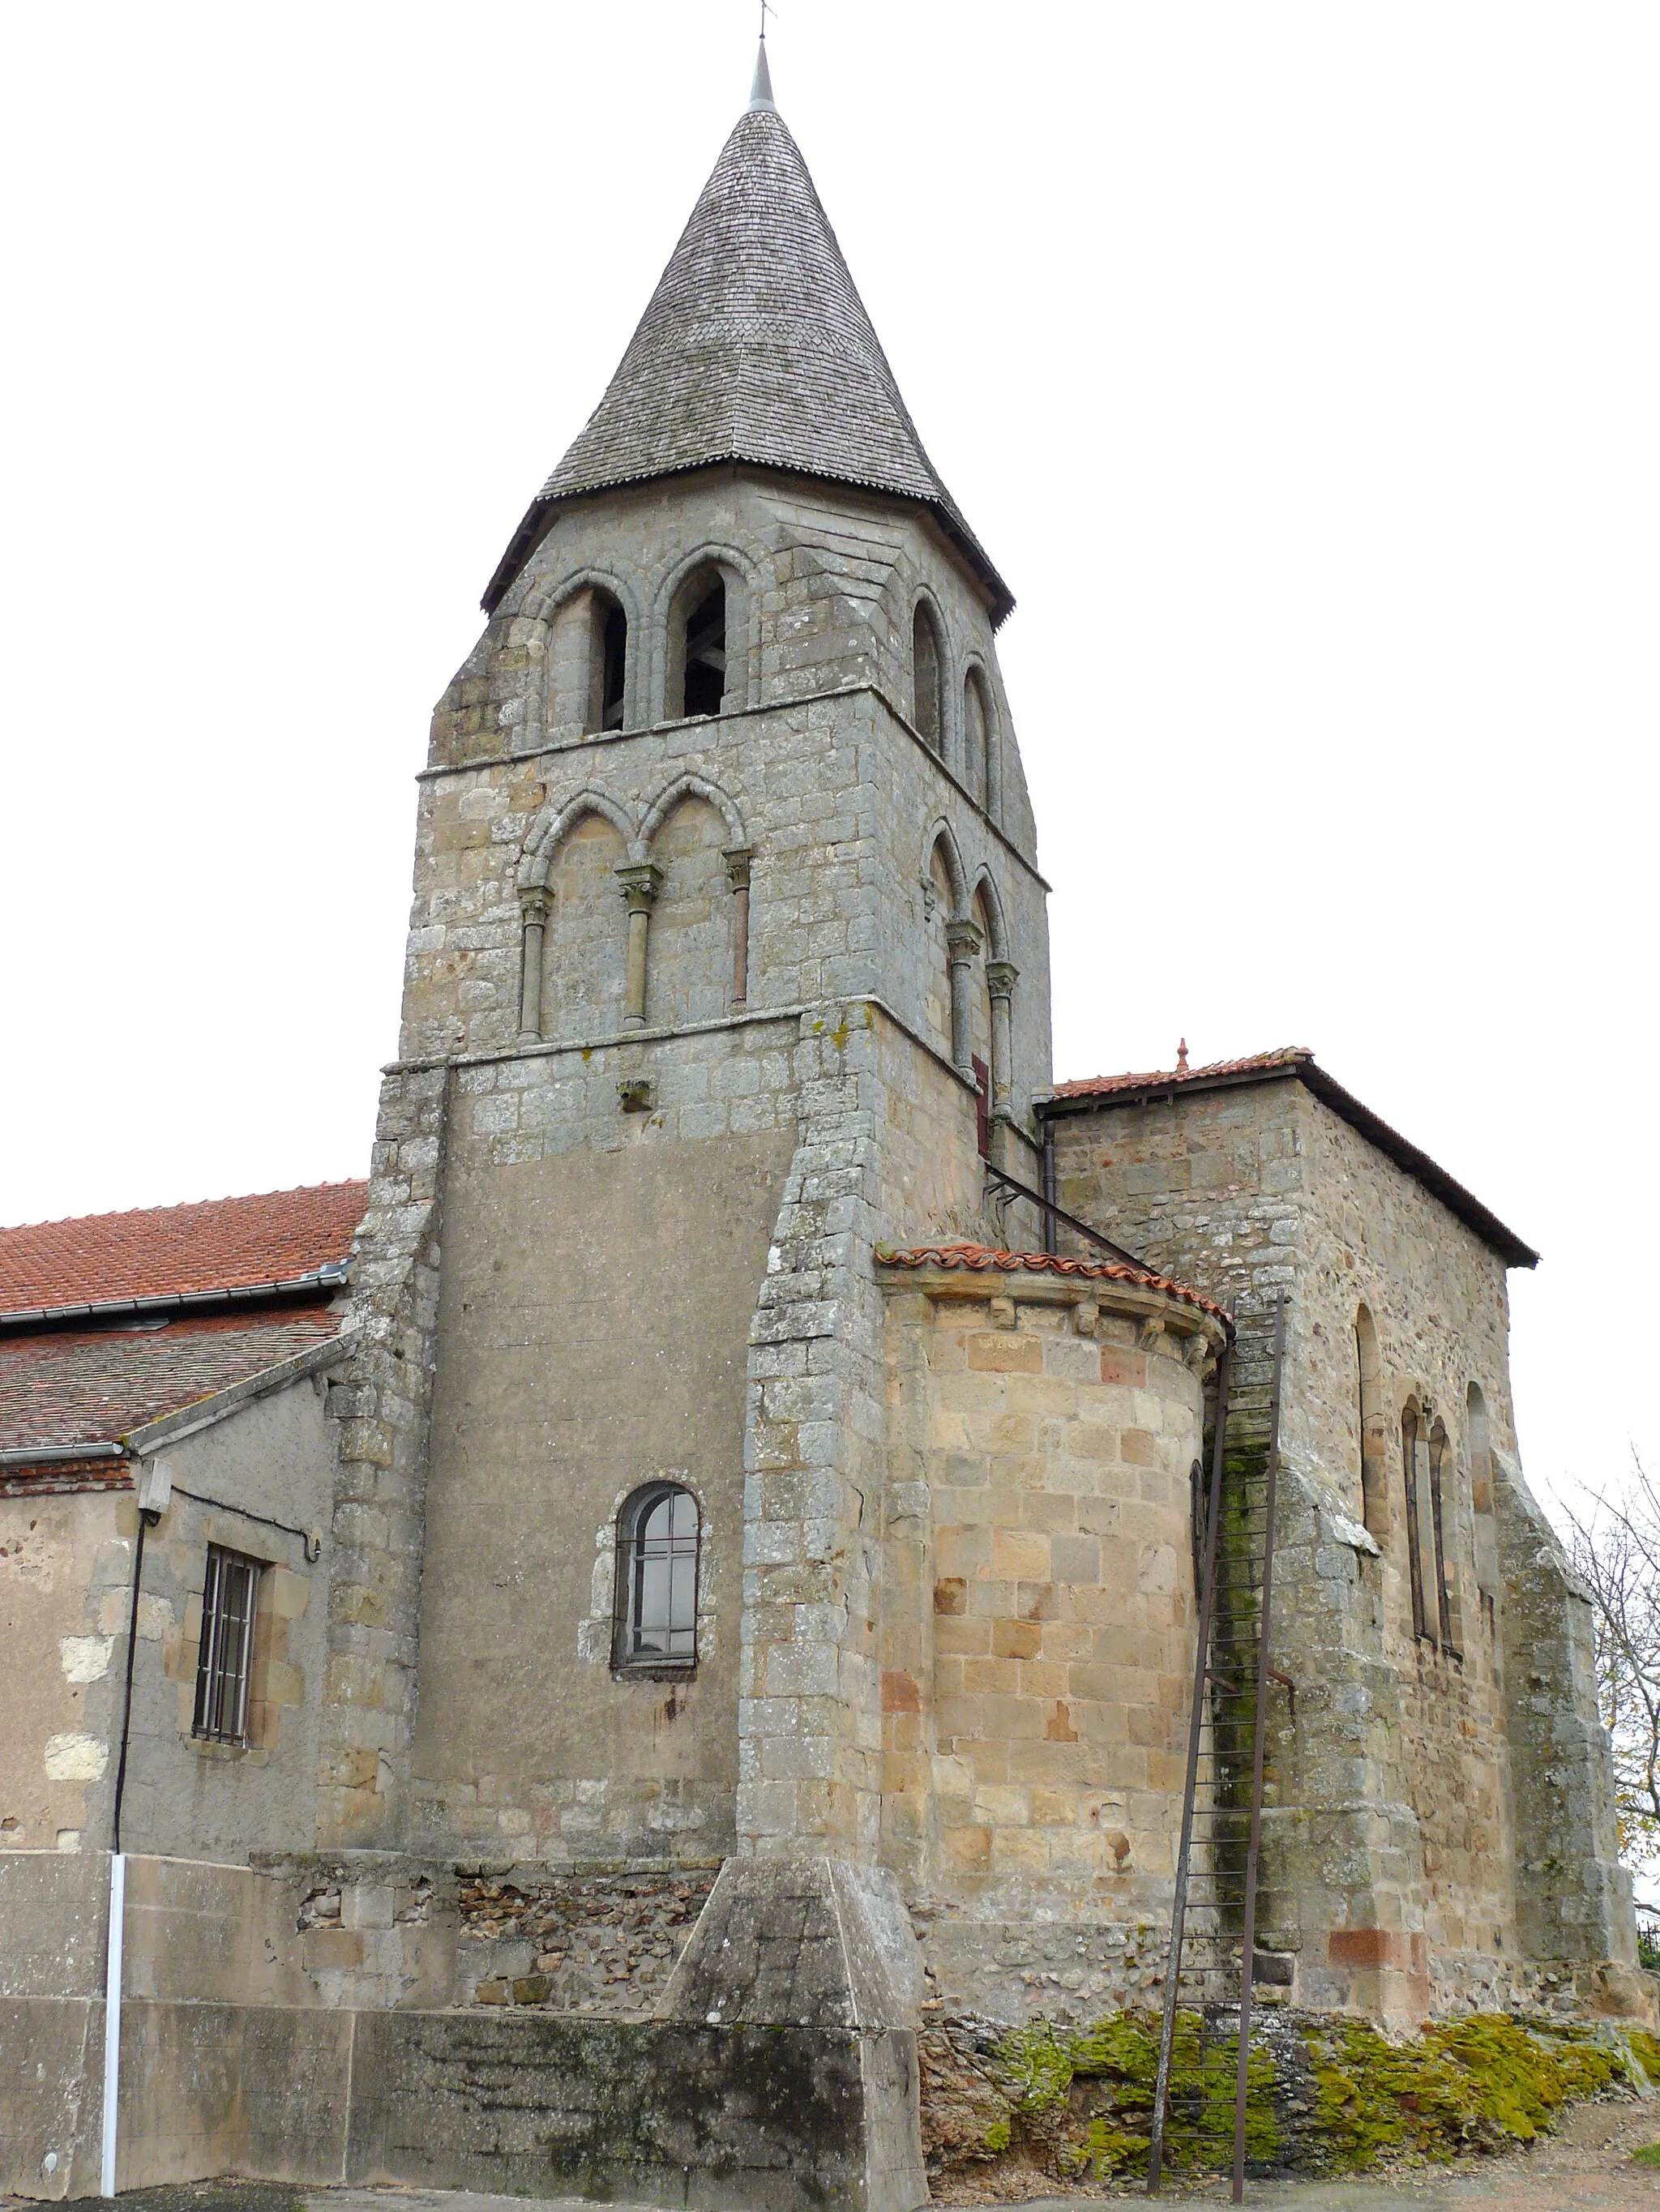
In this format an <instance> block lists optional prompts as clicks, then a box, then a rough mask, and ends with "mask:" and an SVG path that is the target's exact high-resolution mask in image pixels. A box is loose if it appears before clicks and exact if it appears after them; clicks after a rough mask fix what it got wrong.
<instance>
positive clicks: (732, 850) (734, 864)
mask: <svg viewBox="0 0 1660 2212" xmlns="http://www.w3.org/2000/svg"><path fill="white" fill-rule="evenodd" d="M754 858H755V848H754V847H753V846H752V845H729V846H728V847H727V849H726V851H725V852H724V853H722V854H721V859H722V860H724V861H725V862H726V864H727V882H728V883H729V884H731V885H732V887H733V890H735V891H746V890H748V889H749V887H750V863H751V861H752V860H754Z"/></svg>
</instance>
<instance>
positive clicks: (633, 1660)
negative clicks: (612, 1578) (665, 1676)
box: [611, 1482, 699, 1674]
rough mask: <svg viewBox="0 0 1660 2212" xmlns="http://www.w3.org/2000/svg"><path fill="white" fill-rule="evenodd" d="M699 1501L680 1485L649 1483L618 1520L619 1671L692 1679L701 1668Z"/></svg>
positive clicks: (615, 1660)
mask: <svg viewBox="0 0 1660 2212" xmlns="http://www.w3.org/2000/svg"><path fill="white" fill-rule="evenodd" d="M698 1536H699V1528H698V1514H697V1500H696V1498H694V1497H693V1496H692V1494H691V1492H690V1491H689V1490H683V1489H682V1488H681V1487H680V1486H679V1484H678V1483H674V1482H648V1483H647V1484H646V1485H645V1486H644V1487H643V1488H642V1489H640V1490H636V1491H635V1493H634V1495H633V1497H632V1498H629V1499H628V1501H627V1502H626V1504H624V1505H623V1510H622V1511H621V1512H620V1513H619V1514H618V1515H617V1598H616V1608H615V1620H616V1635H615V1638H614V1641H613V1644H612V1650H611V1663H612V1665H613V1666H614V1667H615V1668H617V1671H618V1673H637V1672H648V1673H654V1672H656V1671H658V1670H659V1669H670V1670H672V1671H673V1672H674V1673H676V1674H684V1673H685V1672H686V1671H687V1670H688V1669H690V1668H693V1667H695V1666H696V1664H697V1545H698Z"/></svg>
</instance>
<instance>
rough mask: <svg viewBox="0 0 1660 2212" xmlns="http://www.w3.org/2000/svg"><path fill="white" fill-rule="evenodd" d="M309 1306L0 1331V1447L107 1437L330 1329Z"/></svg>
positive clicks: (322, 1337)
mask: <svg viewBox="0 0 1660 2212" xmlns="http://www.w3.org/2000/svg"><path fill="white" fill-rule="evenodd" d="M339 1326H340V1316H339V1315H338V1314H337V1313H335V1312H331V1310H330V1309H329V1308H328V1307H327V1306H326V1305H323V1304H316V1305H312V1306H304V1307H300V1308H298V1309H295V1308H289V1310H285V1311H283V1312H280V1313H274V1314H270V1315H262V1316H259V1317H258V1318H257V1319H256V1318H254V1317H252V1316H247V1315H241V1314H226V1315H217V1316H206V1315H202V1316H190V1317H189V1318H186V1319H181V1320H179V1321H173V1322H167V1325H166V1326H165V1327H164V1328H141V1329H119V1328H118V1329H111V1328H102V1329H64V1330H58V1331H56V1332H45V1331H43V1332H42V1333H40V1334H38V1335H31V1336H15V1337H0V1451H21V1450H24V1449H31V1448H33V1447H36V1446H48V1445H55V1446H60V1447H61V1446H63V1445H64V1444H80V1443H113V1442H114V1441H115V1440H116V1439H117V1438H119V1437H122V1436H125V1434H126V1433H127V1431H129V1430H131V1429H136V1428H139V1427H142V1426H143V1424H144V1423H145V1422H147V1421H156V1420H160V1419H161V1416H162V1415H163V1414H164V1413H176V1412H178V1411H179V1408H180V1407H185V1406H192V1405H194V1404H195V1403H196V1401H198V1399H201V1398H209V1397H211V1396H212V1395H214V1393H215V1392H216V1391H218V1390H224V1389H228V1388H229V1387H230V1385H231V1384H232V1383H240V1382H242V1381H244V1380H245V1379H246V1377H247V1376H250V1375H258V1374H262V1373H263V1372H264V1371H265V1369H266V1368H268V1367H275V1366H276V1365H277V1363H278V1361H279V1360H283V1359H291V1358H293V1357H294V1355H295V1353H296V1352H308V1351H309V1350H310V1349H311V1347H312V1346H313V1345H314V1344H321V1343H325V1342H326V1341H327V1340H328V1339H329V1338H330V1337H331V1336H333V1335H334V1334H336V1333H337V1330H338V1328H339Z"/></svg>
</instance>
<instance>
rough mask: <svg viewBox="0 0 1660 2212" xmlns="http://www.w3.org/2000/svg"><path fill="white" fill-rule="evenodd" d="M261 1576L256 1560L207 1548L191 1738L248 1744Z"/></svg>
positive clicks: (217, 1548)
mask: <svg viewBox="0 0 1660 2212" xmlns="http://www.w3.org/2000/svg"><path fill="white" fill-rule="evenodd" d="M259 1572H260V1569H259V1562H258V1559H244V1558H243V1557H242V1555H241V1553H240V1552H227V1551H222V1549H221V1548H220V1547H219V1546H218V1545H217V1544H210V1545H209V1547H208V1577H207V1582H206V1583H205V1585H204V1589H203V1592H202V1643H201V1648H200V1651H199V1654H198V1659H197V1662H196V1711H195V1717H194V1718H193V1719H192V1723H191V1734H192V1735H198V1736H205V1737H206V1738H208V1740H209V1741H210V1742H213V1743H235V1744H245V1743H246V1741H247V1740H248V1674H249V1670H250V1668H251V1666H252V1658H253V1617H254V1613H255V1610H256V1607H257V1605H258V1596H259Z"/></svg>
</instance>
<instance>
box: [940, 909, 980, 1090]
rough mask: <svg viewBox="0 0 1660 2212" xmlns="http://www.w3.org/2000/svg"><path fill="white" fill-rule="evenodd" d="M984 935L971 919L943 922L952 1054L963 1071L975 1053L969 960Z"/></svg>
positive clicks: (965, 1073) (967, 1070) (975, 954)
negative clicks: (947, 967)
mask: <svg viewBox="0 0 1660 2212" xmlns="http://www.w3.org/2000/svg"><path fill="white" fill-rule="evenodd" d="M984 942H985V939H984V938H983V937H982V935H981V933H980V930H979V927H978V926H977V924H976V923H974V922H972V921H948V922H947V923H946V955H947V957H949V959H950V961H951V1056H952V1060H953V1061H954V1062H955V1064H956V1065H957V1066H958V1067H959V1068H960V1069H961V1070H962V1072H963V1073H964V1075H967V1074H969V1073H970V1061H971V1060H973V1057H974V1045H973V1036H974V1025H973V1022H972V1020H971V1018H970V1011H969V987H970V981H972V978H971V975H970V963H972V962H973V961H974V960H975V959H976V958H977V957H978V956H979V952H980V948H981V946H982V945H983V944H984Z"/></svg>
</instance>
